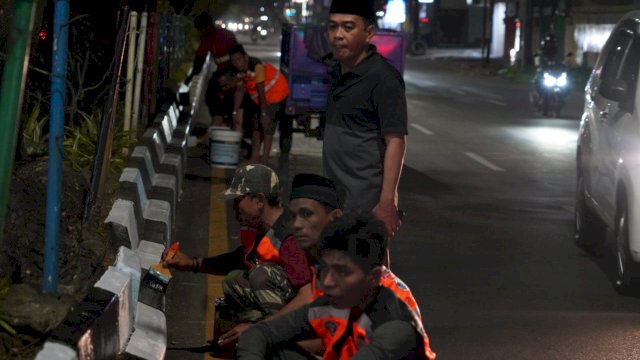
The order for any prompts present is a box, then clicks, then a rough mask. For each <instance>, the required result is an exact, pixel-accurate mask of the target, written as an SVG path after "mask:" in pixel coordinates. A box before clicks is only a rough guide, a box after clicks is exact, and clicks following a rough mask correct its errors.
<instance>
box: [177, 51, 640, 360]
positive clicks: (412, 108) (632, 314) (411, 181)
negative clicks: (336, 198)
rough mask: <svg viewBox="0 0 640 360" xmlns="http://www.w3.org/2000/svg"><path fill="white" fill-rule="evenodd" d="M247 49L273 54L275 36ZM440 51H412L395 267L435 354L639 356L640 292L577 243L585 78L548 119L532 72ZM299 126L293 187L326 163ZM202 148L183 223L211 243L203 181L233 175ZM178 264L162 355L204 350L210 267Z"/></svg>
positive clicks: (281, 168)
mask: <svg viewBox="0 0 640 360" xmlns="http://www.w3.org/2000/svg"><path fill="white" fill-rule="evenodd" d="M247 50H248V51H249V53H250V54H251V55H256V56H258V57H262V58H263V59H265V60H267V61H277V58H276V56H277V50H276V49H275V48H274V47H265V46H263V45H259V46H247ZM441 64H442V63H441V62H433V61H430V60H429V59H427V58H424V57H423V58H408V59H407V64H406V71H405V81H406V83H407V99H408V106H409V123H410V129H409V130H410V135H409V137H408V150H407V155H406V163H405V169H404V172H403V174H402V179H401V184H400V206H401V208H403V209H404V210H405V211H406V216H405V218H404V223H403V226H402V228H401V230H400V231H399V233H398V235H397V237H396V238H394V239H393V241H392V245H391V259H392V263H391V264H392V270H393V271H394V272H395V273H396V274H397V275H398V276H399V277H401V278H402V279H403V280H404V281H405V282H406V283H407V284H408V285H409V286H410V287H411V289H412V291H413V293H414V295H415V297H416V298H417V300H418V302H419V304H420V308H421V310H422V314H423V320H424V324H425V327H426V329H427V332H428V333H429V335H430V338H431V342H432V346H433V349H434V351H435V352H436V353H437V354H438V358H439V359H445V360H447V359H638V358H640V341H639V340H638V338H639V335H640V315H639V314H638V313H639V310H640V301H639V298H638V297H635V296H626V297H625V296H621V295H618V294H617V293H616V292H615V290H614V288H613V286H612V283H611V281H610V278H609V275H610V273H611V271H612V270H613V264H612V263H611V261H612V260H611V258H612V257H611V256H610V255H609V252H607V250H606V249H605V252H604V256H602V257H600V258H596V257H594V256H592V255H590V254H587V253H585V252H584V251H583V250H581V249H580V248H578V247H576V246H575V245H574V243H573V224H572V221H573V203H574V187H575V144H576V139H577V129H578V124H579V118H580V113H581V107H582V102H581V101H582V100H581V98H580V91H581V88H582V87H583V86H582V85H581V84H576V85H575V86H574V93H573V95H572V97H571V98H570V100H569V104H568V105H567V106H566V107H565V109H564V110H563V112H562V114H561V117H560V118H554V119H549V118H541V117H540V116H538V115H536V114H535V113H534V112H533V110H532V109H531V107H530V105H529V104H528V99H527V92H528V85H527V84H524V83H517V82H513V81H508V80H503V79H500V78H497V77H487V76H477V75H473V74H469V73H465V72H461V71H452V70H451V67H450V66H441ZM204 118H206V116H204ZM295 135H296V137H295V138H294V147H293V149H292V152H291V154H289V155H288V156H283V155H281V154H280V153H279V152H277V151H274V153H273V154H272V159H271V161H272V163H271V165H272V167H274V168H276V169H277V170H278V172H279V174H280V176H281V178H282V180H283V184H284V185H285V187H286V186H288V184H287V181H290V179H291V178H292V177H293V175H295V173H297V172H301V171H312V172H318V173H319V172H321V168H320V149H321V142H319V141H316V140H314V139H308V138H302V137H301V136H300V135H299V134H295ZM194 151H196V150H194ZM193 156H194V157H193V158H192V159H191V161H192V162H193V166H192V167H191V168H190V170H191V175H190V176H189V178H188V179H187V182H186V185H185V186H186V187H187V188H186V189H185V194H184V195H183V202H182V205H181V206H182V208H181V209H180V210H179V211H180V213H179V214H180V215H179V216H180V218H181V219H179V220H178V225H177V226H178V232H179V233H182V234H184V239H185V240H184V243H185V246H186V247H185V248H186V249H187V250H189V251H193V252H195V253H194V254H204V253H206V252H207V251H208V252H209V253H211V251H212V250H211V249H212V244H211V241H212V239H214V237H212V235H211V233H215V232H216V231H218V230H220V228H219V227H217V228H216V227H215V226H210V224H211V218H212V216H213V215H211V214H210V217H209V219H207V218H206V217H205V216H203V215H202V214H203V213H206V212H207V211H213V208H212V207H211V206H210V204H212V203H213V202H209V196H205V194H207V195H208V194H210V193H211V191H212V190H211V183H212V181H213V182H214V183H216V182H217V184H218V185H217V186H219V187H220V186H224V185H223V184H222V183H223V182H224V180H223V179H217V180H216V178H215V177H213V178H211V173H210V169H209V168H208V166H203V165H202V164H203V161H202V160H201V159H199V158H198V157H197V156H198V155H197V154H196V155H193ZM205 165H206V164H205ZM188 172H189V171H188ZM185 199H186V200H187V201H186V202H185ZM210 209H211V210H210ZM228 210H229V209H228V208H227V209H226V211H227V213H228ZM223 211H225V210H224V207H223ZM227 215H228V214H227ZM227 219H228V221H227V226H226V229H225V231H226V232H227V233H228V234H234V224H233V220H232V218H231V217H229V216H227ZM207 240H209V241H207ZM226 240H227V244H223V245H226V246H229V245H233V244H234V241H235V240H234V239H233V238H231V237H230V236H228V237H227V239H226ZM216 241H219V240H216ZM207 243H209V245H207ZM215 246H217V245H215V244H214V247H215ZM178 275H179V276H176V278H175V281H176V282H175V283H174V284H173V285H172V286H173V288H172V289H171V290H170V291H172V293H171V296H170V297H169V299H168V309H169V310H168V315H167V316H168V321H169V347H170V349H169V351H168V354H167V359H187V358H189V359H190V358H194V359H196V358H198V359H200V358H202V357H203V356H208V355H207V352H206V347H202V348H200V347H199V346H205V345H206V340H207V339H206V336H207V334H206V327H207V326H210V325H209V324H207V323H206V321H205V318H206V309H207V308H210V305H207V304H210V302H211V301H212V299H211V296H212V295H211V294H212V292H211V288H212V285H211V282H209V283H208V284H209V285H207V279H205V278H206V276H204V275H199V274H197V275H194V274H178ZM181 281H182V282H181ZM207 289H208V290H207Z"/></svg>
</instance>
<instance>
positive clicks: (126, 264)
mask: <svg viewBox="0 0 640 360" xmlns="http://www.w3.org/2000/svg"><path fill="white" fill-rule="evenodd" d="M115 267H116V269H118V270H119V271H121V272H123V273H126V274H129V276H130V277H131V303H130V304H131V306H132V309H131V310H132V312H133V314H135V313H136V304H137V303H138V292H139V290H140V276H141V273H142V268H141V267H140V258H139V257H138V254H136V252H135V251H133V250H131V249H127V248H126V247H124V246H122V247H120V249H118V254H117V255H116V263H115Z"/></svg>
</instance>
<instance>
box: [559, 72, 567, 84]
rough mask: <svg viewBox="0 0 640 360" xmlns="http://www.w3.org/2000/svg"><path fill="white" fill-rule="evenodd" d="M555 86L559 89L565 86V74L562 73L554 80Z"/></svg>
mask: <svg viewBox="0 0 640 360" xmlns="http://www.w3.org/2000/svg"><path fill="white" fill-rule="evenodd" d="M556 84H557V85H558V86H560V87H565V86H567V73H565V72H563V73H562V75H560V77H559V78H558V79H557V80H556Z"/></svg>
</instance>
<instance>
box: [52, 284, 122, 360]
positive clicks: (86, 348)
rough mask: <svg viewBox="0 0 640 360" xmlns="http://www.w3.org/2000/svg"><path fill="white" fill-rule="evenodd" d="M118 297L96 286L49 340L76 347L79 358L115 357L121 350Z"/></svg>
mask: <svg viewBox="0 0 640 360" xmlns="http://www.w3.org/2000/svg"><path fill="white" fill-rule="evenodd" d="M119 306H120V305H119V298H118V296H116V295H115V294H114V293H112V292H111V291H107V290H104V289H101V288H98V287H95V286H94V287H93V288H91V290H90V291H89V294H88V295H87V296H86V297H85V298H84V299H83V300H82V302H80V304H78V305H77V306H76V307H75V308H74V309H73V311H71V312H70V313H69V314H68V315H67V317H66V318H65V320H64V321H63V322H62V323H61V324H60V325H58V326H57V327H56V328H55V329H54V330H53V331H52V333H51V336H50V340H52V341H57V342H62V343H65V344H67V345H69V346H72V347H75V348H76V351H77V353H78V358H80V359H114V358H116V356H117V355H118V352H119V345H120V344H119V339H118V330H119V322H118V321H119Z"/></svg>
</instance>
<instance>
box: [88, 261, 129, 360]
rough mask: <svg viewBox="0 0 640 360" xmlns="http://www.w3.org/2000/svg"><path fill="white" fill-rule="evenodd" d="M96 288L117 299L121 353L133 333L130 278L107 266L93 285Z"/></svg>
mask: <svg viewBox="0 0 640 360" xmlns="http://www.w3.org/2000/svg"><path fill="white" fill-rule="evenodd" d="M94 286H95V287H97V288H100V289H104V290H107V291H111V292H112V293H114V294H116V296H117V297H118V303H119V306H118V332H117V336H118V342H119V346H118V351H123V350H124V348H125V346H126V345H127V341H128V339H129V335H130V334H131V332H132V331H133V320H134V319H133V317H134V314H135V313H134V312H133V309H132V307H131V304H132V301H133V295H132V292H133V291H132V282H131V276H130V275H129V274H128V273H125V272H122V271H120V270H118V269H117V268H115V267H113V266H109V268H108V269H107V271H105V272H104V274H102V277H100V280H98V282H96V284H95V285H94Z"/></svg>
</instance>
